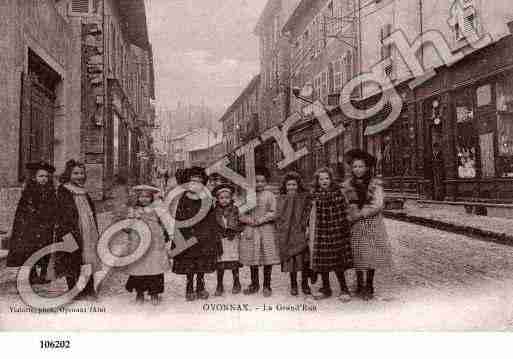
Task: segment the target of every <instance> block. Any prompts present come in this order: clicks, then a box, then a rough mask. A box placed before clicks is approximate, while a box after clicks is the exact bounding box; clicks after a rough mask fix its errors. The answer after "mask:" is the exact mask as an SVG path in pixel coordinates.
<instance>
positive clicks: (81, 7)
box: [70, 0, 91, 15]
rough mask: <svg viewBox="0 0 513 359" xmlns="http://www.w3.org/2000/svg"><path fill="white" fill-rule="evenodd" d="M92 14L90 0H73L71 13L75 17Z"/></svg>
mask: <svg viewBox="0 0 513 359" xmlns="http://www.w3.org/2000/svg"><path fill="white" fill-rule="evenodd" d="M90 12H91V1H90V0H71V3H70V13H71V14H75V15H82V14H89V13H90Z"/></svg>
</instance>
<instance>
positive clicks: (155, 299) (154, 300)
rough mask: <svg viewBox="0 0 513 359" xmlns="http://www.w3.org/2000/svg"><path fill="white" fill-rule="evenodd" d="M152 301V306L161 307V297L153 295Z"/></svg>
mask: <svg viewBox="0 0 513 359" xmlns="http://www.w3.org/2000/svg"><path fill="white" fill-rule="evenodd" d="M150 299H151V304H153V305H159V303H160V297H159V295H158V294H152V295H151V296H150Z"/></svg>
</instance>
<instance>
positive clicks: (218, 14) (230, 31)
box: [146, 0, 266, 109]
mask: <svg viewBox="0 0 513 359" xmlns="http://www.w3.org/2000/svg"><path fill="white" fill-rule="evenodd" d="M265 3H266V0H146V6H147V8H148V23H149V31H150V40H151V42H152V44H153V49H154V60H155V75H156V91H157V93H156V95H157V103H158V105H159V106H168V107H171V108H174V107H175V106H176V103H177V102H178V101H182V102H183V103H188V102H189V103H191V104H198V105H199V104H201V101H202V100H204V102H205V104H206V105H210V106H212V107H215V108H218V109H223V108H225V107H227V106H228V105H230V104H231V103H232V102H233V100H234V99H235V98H236V97H237V95H238V94H239V93H240V91H241V90H242V89H243V88H244V87H245V86H246V85H247V84H248V83H249V81H250V80H251V78H252V77H253V76H254V75H256V74H257V73H258V72H259V62H258V39H257V37H256V36H255V35H254V34H253V29H254V27H255V25H256V22H257V20H258V17H259V15H260V13H261V11H262V10H263V8H264V6H265Z"/></svg>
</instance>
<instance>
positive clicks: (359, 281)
mask: <svg viewBox="0 0 513 359" xmlns="http://www.w3.org/2000/svg"><path fill="white" fill-rule="evenodd" d="M363 292H364V286H363V272H362V271H361V270H357V271H356V292H355V296H356V297H358V298H363Z"/></svg>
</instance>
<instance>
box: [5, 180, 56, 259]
mask: <svg viewBox="0 0 513 359" xmlns="http://www.w3.org/2000/svg"><path fill="white" fill-rule="evenodd" d="M56 208H57V206H56V198H55V191H53V190H52V189H49V190H41V188H39V187H38V186H37V185H30V186H27V188H26V189H25V190H24V191H23V193H22V195H21V199H20V201H19V203H18V207H17V209H16V214H15V217H14V224H13V231H12V236H11V238H10V241H9V254H8V256H7V266H8V267H20V266H22V265H23V264H24V263H25V261H27V259H29V258H30V256H32V254H34V253H35V252H37V251H38V250H40V249H42V248H44V247H46V246H48V245H50V244H52V243H53V241H54V229H55V216H56Z"/></svg>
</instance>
